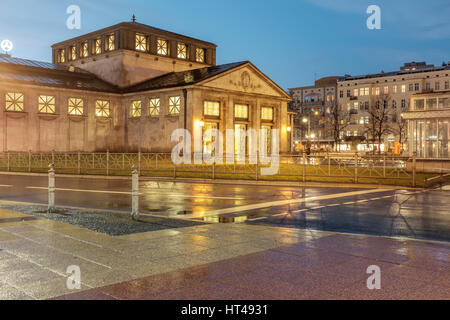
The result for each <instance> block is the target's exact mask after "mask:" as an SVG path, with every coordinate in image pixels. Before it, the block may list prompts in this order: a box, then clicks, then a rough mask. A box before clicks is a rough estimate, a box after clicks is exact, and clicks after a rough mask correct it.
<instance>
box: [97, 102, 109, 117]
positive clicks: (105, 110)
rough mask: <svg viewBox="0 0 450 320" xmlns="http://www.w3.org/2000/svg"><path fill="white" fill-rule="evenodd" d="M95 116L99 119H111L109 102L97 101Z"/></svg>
mask: <svg viewBox="0 0 450 320" xmlns="http://www.w3.org/2000/svg"><path fill="white" fill-rule="evenodd" d="M95 115H96V116H97V117H105V118H107V117H109V115H110V109H109V101H106V100H97V101H95Z"/></svg>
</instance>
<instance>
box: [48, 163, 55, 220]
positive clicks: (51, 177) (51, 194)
mask: <svg viewBox="0 0 450 320" xmlns="http://www.w3.org/2000/svg"><path fill="white" fill-rule="evenodd" d="M48 167H49V170H48V210H47V211H48V213H54V212H55V211H56V209H55V164H54V163H51V164H50V165H49V166H48Z"/></svg>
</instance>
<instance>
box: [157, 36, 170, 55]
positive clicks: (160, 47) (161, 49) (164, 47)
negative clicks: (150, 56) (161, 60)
mask: <svg viewBox="0 0 450 320" xmlns="http://www.w3.org/2000/svg"><path fill="white" fill-rule="evenodd" d="M156 50H157V51H156V52H157V53H158V54H161V55H163V56H167V55H168V54H169V44H168V42H167V40H162V39H158V41H157V43H156Z"/></svg>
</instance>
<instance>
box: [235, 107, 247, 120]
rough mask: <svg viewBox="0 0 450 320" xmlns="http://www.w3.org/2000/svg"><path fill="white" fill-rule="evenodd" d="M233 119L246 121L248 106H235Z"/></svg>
mask: <svg viewBox="0 0 450 320" xmlns="http://www.w3.org/2000/svg"><path fill="white" fill-rule="evenodd" d="M234 117H235V118H237V119H248V104H235V105H234Z"/></svg>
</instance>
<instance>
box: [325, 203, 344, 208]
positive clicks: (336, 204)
mask: <svg viewBox="0 0 450 320" xmlns="http://www.w3.org/2000/svg"><path fill="white" fill-rule="evenodd" d="M340 205H341V204H340V203H333V204H329V205H327V207H337V206H340Z"/></svg>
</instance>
